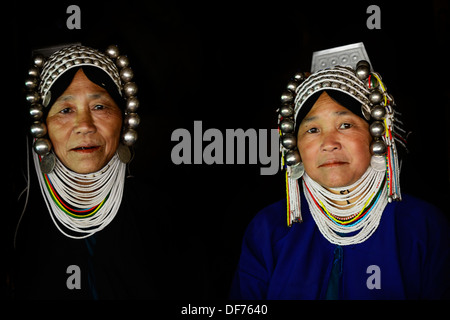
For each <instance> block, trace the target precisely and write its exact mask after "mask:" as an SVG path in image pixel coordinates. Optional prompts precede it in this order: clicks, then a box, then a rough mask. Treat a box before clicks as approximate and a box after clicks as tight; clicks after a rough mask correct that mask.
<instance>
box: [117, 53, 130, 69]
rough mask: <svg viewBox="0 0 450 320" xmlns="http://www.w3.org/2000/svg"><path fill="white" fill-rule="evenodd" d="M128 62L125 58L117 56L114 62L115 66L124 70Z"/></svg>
mask: <svg viewBox="0 0 450 320" xmlns="http://www.w3.org/2000/svg"><path fill="white" fill-rule="evenodd" d="M129 63H130V62H129V60H128V57H127V56H118V57H117V60H116V65H117V66H118V67H119V68H126V67H128V65H129Z"/></svg>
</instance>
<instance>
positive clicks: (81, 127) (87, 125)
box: [73, 109, 97, 134]
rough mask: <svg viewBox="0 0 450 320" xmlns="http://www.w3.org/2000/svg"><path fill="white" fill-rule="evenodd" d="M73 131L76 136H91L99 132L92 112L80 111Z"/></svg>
mask: <svg viewBox="0 0 450 320" xmlns="http://www.w3.org/2000/svg"><path fill="white" fill-rule="evenodd" d="M73 131H74V133H76V134H89V133H95V132H96V131H97V128H96V127H95V125H94V121H93V119H92V115H91V113H90V111H87V110H80V109H78V111H77V115H76V118H75V123H74V127H73Z"/></svg>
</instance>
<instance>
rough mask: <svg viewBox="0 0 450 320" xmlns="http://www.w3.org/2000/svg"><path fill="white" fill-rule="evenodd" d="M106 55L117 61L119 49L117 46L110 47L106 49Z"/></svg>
mask: <svg viewBox="0 0 450 320" xmlns="http://www.w3.org/2000/svg"><path fill="white" fill-rule="evenodd" d="M106 54H107V55H108V56H109V57H110V58H112V59H115V58H117V57H118V56H119V48H118V47H117V46H116V45H113V44H112V45H110V46H108V48H106Z"/></svg>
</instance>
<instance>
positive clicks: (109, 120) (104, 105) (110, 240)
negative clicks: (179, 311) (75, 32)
mask: <svg viewBox="0 0 450 320" xmlns="http://www.w3.org/2000/svg"><path fill="white" fill-rule="evenodd" d="M33 62H34V65H33V66H32V68H31V69H30V70H29V77H28V78H27V80H26V88H27V89H28V91H27V95H26V99H27V100H28V102H29V104H30V115H31V117H32V118H33V122H32V125H31V134H32V136H33V138H34V139H33V150H34V151H33V152H32V156H33V160H34V164H35V169H36V175H37V180H38V182H37V184H38V185H39V186H40V192H39V190H35V189H32V188H30V187H29V188H28V192H29V195H30V199H29V202H28V204H27V206H26V208H25V209H26V210H25V209H24V212H23V213H22V214H23V216H22V217H21V221H19V223H20V224H19V226H18V228H17V230H16V239H15V246H16V251H17V272H16V275H15V294H16V296H17V297H19V298H20V297H24V298H57V299H59V298H69V299H70V298H86V299H97V298H134V297H140V298H144V297H145V298H151V297H155V294H156V293H155V286H154V281H153V274H154V270H153V269H152V266H150V265H149V262H150V261H149V259H148V256H149V254H152V255H154V254H156V253H155V251H147V250H150V249H149V248H148V247H147V248H146V251H144V248H143V237H142V234H140V230H139V228H138V225H139V224H140V223H141V222H140V220H139V219H140V218H138V217H137V215H136V213H137V212H139V211H142V209H141V208H139V206H138V203H139V201H137V195H136V193H137V192H136V186H135V185H134V184H133V181H132V179H131V180H130V179H126V178H125V171H126V165H127V163H128V162H129V161H130V159H131V151H130V147H131V146H132V145H133V143H134V142H135V141H136V139H137V134H136V131H135V128H136V127H137V126H138V124H139V117H138V115H137V114H136V110H137V108H138V106H139V103H138V100H137V98H136V93H137V86H136V85H135V84H134V82H132V78H133V72H132V70H131V69H130V67H129V62H128V58H127V57H126V56H125V55H120V54H119V51H118V48H117V47H115V46H110V47H108V48H107V50H106V52H105V53H102V52H100V51H97V50H95V49H92V48H89V47H85V46H68V47H64V48H62V49H60V50H58V51H56V52H54V53H53V54H52V55H51V56H49V57H48V58H44V57H43V56H41V55H38V56H36V57H35V58H34V60H33ZM29 179H30V178H29ZM31 180H32V179H31ZM34 185H35V181H31V187H33V186H34ZM149 193H150V192H149ZM147 197H148V195H147ZM25 211H27V212H25ZM24 213H25V214H24ZM22 218H23V219H22ZM152 228H153V227H152V225H146V231H147V232H148V236H147V243H155V244H157V243H158V239H157V236H156V234H157V232H154V231H155V230H153V229H152ZM155 229H156V228H155ZM153 235H155V239H151V240H148V239H150V238H151V237H152V236H153ZM16 240H17V241H16ZM155 248H156V249H155ZM155 248H151V249H154V250H157V245H155ZM143 252H146V254H145V255H144V254H143ZM156 255H157V254H156Z"/></svg>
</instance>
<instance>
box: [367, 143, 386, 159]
mask: <svg viewBox="0 0 450 320" xmlns="http://www.w3.org/2000/svg"><path fill="white" fill-rule="evenodd" d="M370 148H371V150H372V153H373V154H374V155H376V156H382V155H383V154H385V153H386V151H387V147H386V144H385V143H384V142H383V141H381V140H378V141H374V142H373V143H372V145H371V146H370Z"/></svg>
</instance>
